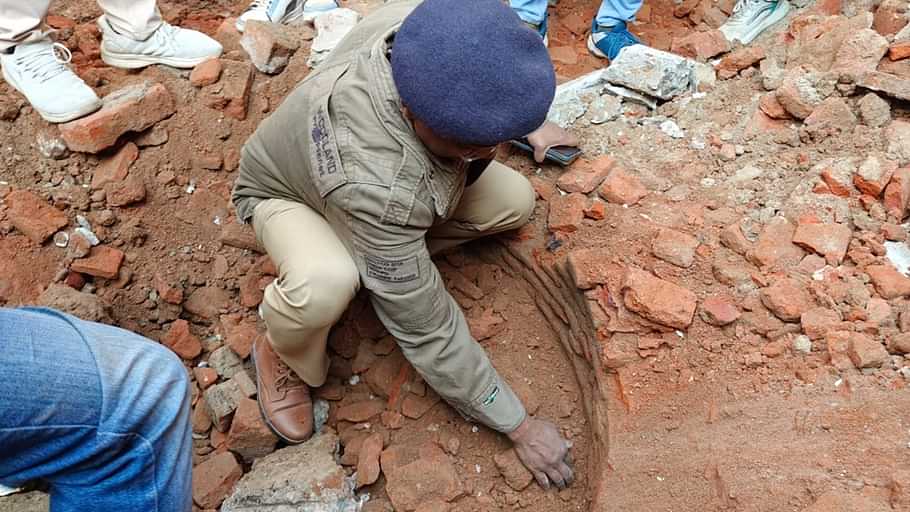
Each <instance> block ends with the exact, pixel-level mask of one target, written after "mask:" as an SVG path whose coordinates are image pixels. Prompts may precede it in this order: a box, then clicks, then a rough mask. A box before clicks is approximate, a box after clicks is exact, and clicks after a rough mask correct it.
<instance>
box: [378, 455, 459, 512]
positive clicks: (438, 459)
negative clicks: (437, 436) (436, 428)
mask: <svg viewBox="0 0 910 512" xmlns="http://www.w3.org/2000/svg"><path fill="white" fill-rule="evenodd" d="M437 450H439V449H438V448H437ZM387 451H388V450H386V452H387ZM386 452H383V455H382V470H383V472H385V473H386V475H385V476H386V478H387V480H386V494H388V496H389V500H390V501H391V502H392V506H393V507H394V508H395V510H415V512H416V510H417V508H418V507H420V506H421V505H423V504H424V503H428V502H433V501H442V502H450V501H453V500H455V499H456V498H458V497H459V496H461V495H463V494H464V486H463V484H462V483H461V479H460V478H459V476H458V470H456V469H455V466H454V465H452V463H451V462H450V461H449V460H448V458H446V457H445V456H444V454H443V456H435V457H424V458H420V459H418V460H416V461H414V462H411V463H410V464H406V465H403V466H400V467H397V468H395V469H394V471H386V469H385V468H386V464H385V458H386V457H385V453H386ZM440 453H441V450H440ZM433 510H435V509H433Z"/></svg>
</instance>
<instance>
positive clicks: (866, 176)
mask: <svg viewBox="0 0 910 512" xmlns="http://www.w3.org/2000/svg"><path fill="white" fill-rule="evenodd" d="M896 170H897V162H895V161H893V160H889V159H887V158H884V157H883V156H880V155H869V156H868V157H867V158H866V160H865V161H863V163H862V164H861V165H860V166H859V169H857V170H856V172H855V173H854V174H853V184H854V185H856V188H858V189H859V190H860V191H861V192H862V193H864V194H868V195H870V196H872V197H875V198H877V197H879V196H881V195H882V192H884V190H885V187H886V186H887V185H888V182H889V181H891V176H892V175H893V174H894V171H896Z"/></svg>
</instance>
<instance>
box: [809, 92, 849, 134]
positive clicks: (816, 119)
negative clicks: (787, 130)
mask: <svg viewBox="0 0 910 512" xmlns="http://www.w3.org/2000/svg"><path fill="white" fill-rule="evenodd" d="M856 122H857V119H856V115H855V114H854V113H853V110H851V109H850V106H849V105H847V103H846V102H845V101H844V100H843V99H842V98H837V97H832V98H828V99H826V100H825V101H823V102H821V103H820V104H819V105H818V106H817V107H815V110H813V111H812V114H810V115H809V117H807V118H806V120H805V121H804V126H805V129H806V131H807V132H808V133H809V134H811V135H812V136H814V137H816V138H822V137H828V136H832V135H835V134H837V133H841V132H847V131H852V130H853V127H854V126H855V125H856Z"/></svg>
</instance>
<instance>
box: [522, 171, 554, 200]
mask: <svg viewBox="0 0 910 512" xmlns="http://www.w3.org/2000/svg"><path fill="white" fill-rule="evenodd" d="M528 181H530V182H531V186H532V187H534V192H536V193H537V197H539V198H540V199H543V200H544V201H549V200H550V198H551V197H553V194H555V193H556V186H555V185H553V184H552V183H550V182H549V181H547V180H545V179H543V178H540V177H537V176H531V177H529V178H528Z"/></svg>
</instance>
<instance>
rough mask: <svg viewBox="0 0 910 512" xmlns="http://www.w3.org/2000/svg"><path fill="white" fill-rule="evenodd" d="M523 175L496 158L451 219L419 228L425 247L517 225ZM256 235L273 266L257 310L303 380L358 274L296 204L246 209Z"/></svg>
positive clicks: (521, 220)
mask: <svg viewBox="0 0 910 512" xmlns="http://www.w3.org/2000/svg"><path fill="white" fill-rule="evenodd" d="M534 198H535V196H534V191H533V189H532V188H531V185H530V183H529V182H528V180H527V179H525V177H524V176H522V175H521V174H519V173H518V172H516V171H514V170H513V169H511V168H509V167H506V166H505V165H502V164H500V163H498V162H493V163H492V164H490V166H489V167H487V169H486V171H484V173H483V174H482V175H481V176H480V178H479V179H478V180H477V181H476V182H475V183H474V184H472V185H471V186H470V187H468V188H466V189H465V192H464V195H463V196H462V199H461V202H460V203H459V204H458V207H457V209H456V211H455V214H454V215H453V216H452V218H451V219H450V220H449V221H447V222H445V223H443V224H440V225H438V226H436V227H434V228H433V229H431V230H430V231H429V232H428V233H427V247H428V248H429V250H430V252H431V253H435V252H439V251H442V250H444V249H447V248H450V247H454V246H456V245H458V244H461V243H463V242H467V241H469V240H473V239H476V238H479V237H482V236H486V235H490V234H493V233H499V232H502V231H507V230H510V229H515V228H518V227H521V226H522V225H524V224H525V223H526V222H527V221H528V218H529V217H530V216H531V213H532V212H533V210H534ZM253 228H254V230H255V231H256V236H257V238H258V239H259V242H260V243H261V244H262V245H263V246H264V247H265V249H266V251H267V252H268V253H269V256H270V257H271V258H272V261H274V263H275V265H276V266H277V267H278V279H276V280H275V281H273V282H272V284H270V285H269V286H268V287H267V288H266V290H265V298H264V299H263V301H262V317H263V320H264V321H265V324H266V327H267V328H268V332H269V337H270V338H271V340H272V345H273V346H274V348H275V351H276V352H277V353H278V355H279V356H281V358H282V359H283V360H284V361H285V362H286V363H287V364H288V366H290V367H291V368H292V369H293V370H294V371H296V372H297V374H298V375H300V377H301V379H303V381H304V382H306V383H307V384H309V385H310V386H313V387H317V386H321V385H322V384H323V383H324V382H325V379H326V375H327V373H328V367H329V360H328V356H327V355H326V342H327V339H328V334H329V330H330V329H331V328H332V325H334V324H335V322H337V321H338V319H339V318H341V315H342V314H343V313H344V311H345V309H347V307H348V304H349V303H350V301H351V300H352V299H353V298H354V295H356V293H357V290H358V289H359V288H360V275H359V274H358V271H357V266H356V265H355V263H354V260H353V259H352V258H351V256H350V254H349V253H348V251H347V249H346V248H345V244H344V243H342V241H341V240H340V239H339V238H338V236H337V235H336V234H335V231H334V230H333V229H332V227H331V225H330V224H329V223H328V222H327V221H326V220H325V219H324V218H323V217H322V216H321V215H320V214H319V213H317V212H316V211H314V210H313V209H311V208H310V207H308V206H306V205H305V204H303V203H297V202H292V201H286V200H283V199H269V200H266V201H263V202H262V203H260V204H259V205H258V206H256V209H255V210H254V212H253Z"/></svg>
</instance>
